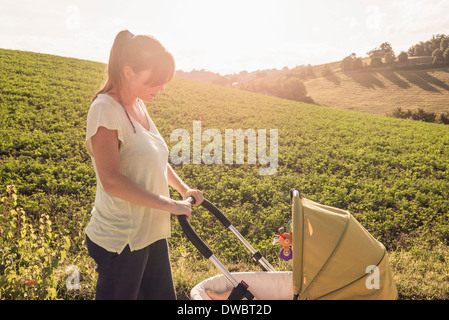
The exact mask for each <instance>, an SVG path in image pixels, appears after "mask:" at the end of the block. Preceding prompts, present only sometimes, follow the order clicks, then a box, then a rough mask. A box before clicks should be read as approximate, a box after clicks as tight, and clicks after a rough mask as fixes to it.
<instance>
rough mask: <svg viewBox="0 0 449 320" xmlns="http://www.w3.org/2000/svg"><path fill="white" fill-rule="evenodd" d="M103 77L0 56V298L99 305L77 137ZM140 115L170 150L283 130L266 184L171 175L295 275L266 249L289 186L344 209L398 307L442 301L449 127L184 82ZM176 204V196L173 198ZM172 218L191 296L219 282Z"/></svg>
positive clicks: (208, 224) (173, 243)
mask: <svg viewBox="0 0 449 320" xmlns="http://www.w3.org/2000/svg"><path fill="white" fill-rule="evenodd" d="M104 71H105V65H103V64H100V63H94V62H90V61H83V60H76V59H69V58H62V57H57V56H51V55H43V54H37V53H29V52H21V51H12V50H0V130H1V131H0V192H1V197H0V200H1V201H0V241H1V242H0V248H1V251H0V261H2V262H3V263H2V264H1V265H0V299H43V298H51V299H53V298H63V299H91V298H93V293H94V286H95V281H96V274H95V271H94V268H95V265H94V263H93V261H92V259H90V258H89V257H88V255H87V251H86V248H85V244H84V237H85V236H84V228H85V226H86V224H87V223H88V221H89V218H90V215H89V212H90V210H91V208H92V204H93V201H94V196H95V176H94V172H93V168H92V165H91V163H90V159H89V157H88V155H87V152H86V151H85V148H84V144H83V141H84V133H85V120H86V115H87V111H88V108H89V105H90V98H91V96H92V95H93V93H94V92H95V91H96V90H97V89H98V87H99V86H100V84H101V83H102V81H103V77H104ZM326 81H327V80H326ZM341 83H343V81H342V82H341ZM367 90H369V89H367ZM372 90H374V89H372ZM314 98H315V97H314ZM147 107H148V110H149V113H150V115H151V116H152V118H153V120H154V122H155V124H156V126H157V127H158V129H159V131H160V132H161V134H162V135H163V137H164V138H165V140H166V142H167V144H168V146H169V149H171V148H172V147H173V146H174V145H175V144H176V143H177V141H170V135H171V133H172V132H173V131H174V130H175V129H180V128H181V129H186V130H187V131H188V132H189V133H190V136H191V137H192V136H193V128H192V127H193V121H201V127H202V132H204V131H205V130H207V129H216V130H218V131H219V132H220V133H221V134H222V136H223V139H224V133H225V130H226V129H237V128H241V129H243V130H245V129H255V130H256V129H266V130H267V131H268V130H269V129H278V132H279V153H278V170H277V172H276V173H275V174H274V175H265V176H264V175H260V171H259V169H260V167H261V166H262V167H263V165H262V164H260V162H258V163H256V164H248V163H247V161H246V162H245V164H232V165H230V164H211V165H206V164H204V163H203V164H201V165H195V164H183V165H177V166H174V167H175V170H176V172H177V173H178V174H179V175H180V176H181V177H182V178H183V179H184V180H185V181H186V182H187V183H188V184H189V185H190V186H192V187H195V188H199V189H201V190H203V192H204V194H205V196H206V198H208V199H209V200H210V201H212V202H213V203H215V204H216V205H217V206H218V207H219V208H221V209H222V210H223V212H224V213H225V214H226V215H227V216H228V218H229V219H230V220H231V221H232V222H233V224H234V226H236V228H237V229H238V230H239V231H240V232H241V233H242V234H243V235H244V236H245V237H246V238H247V239H248V241H249V242H251V243H252V244H253V245H254V246H255V247H256V248H257V249H259V250H260V251H261V252H262V254H263V255H264V256H265V257H266V258H267V259H268V260H269V261H270V262H272V264H273V265H274V266H275V267H276V268H277V269H278V270H289V269H290V270H291V264H290V263H286V262H283V261H280V260H279V258H278V257H277V256H278V252H279V250H280V248H279V247H277V246H273V245H272V240H273V236H274V235H275V233H276V232H277V230H278V228H279V227H280V226H282V225H285V224H286V223H287V222H288V221H289V220H290V207H289V198H288V191H289V190H290V189H291V188H294V187H296V188H300V189H301V191H302V194H303V195H304V196H305V197H307V198H309V199H311V200H315V201H318V202H320V203H323V204H326V205H330V206H336V207H339V208H342V209H347V210H349V211H351V213H353V215H354V216H355V218H356V219H358V220H359V221H360V222H361V223H362V224H363V225H364V226H365V228H367V229H368V230H369V231H370V232H371V233H372V234H373V235H374V236H375V237H376V238H377V239H378V240H379V241H381V242H382V243H384V244H385V246H386V247H387V249H388V251H389V252H390V257H391V262H392V266H393V273H394V278H395V281H396V283H397V286H398V290H399V294H400V298H401V299H448V298H449V279H448V277H447V275H448V274H449V262H448V261H449V248H448V245H449V227H448V226H449V203H448V201H447V199H448V198H449V126H445V125H439V124H431V123H422V122H416V121H411V120H401V119H395V118H388V117H383V116H378V115H373V114H367V113H361V112H352V111H344V110H338V109H335V108H328V107H323V106H316V105H310V104H305V103H299V102H293V101H289V100H284V99H278V98H275V97H269V96H264V95H259V94H254V93H250V92H244V91H240V90H235V89H230V88H223V87H219V86H214V85H209V84H204V83H199V82H195V81H191V80H187V79H180V78H175V79H174V80H173V81H172V82H171V83H170V84H168V85H167V87H166V91H165V92H164V93H162V94H161V95H159V96H158V97H157V98H156V99H155V100H154V101H153V102H152V103H149V104H147ZM207 143H208V142H207V141H203V142H202V148H204V147H205V146H206V145H207ZM223 160H224V159H223ZM11 185H14V186H15V187H12V186H11ZM172 196H173V197H174V198H178V197H179V195H178V194H176V193H175V192H173V190H172ZM172 222H173V224H172V226H173V227H172V229H173V232H172V238H171V239H170V250H171V257H172V266H173V274H174V280H175V286H176V289H177V293H178V298H181V299H185V298H188V294H189V291H190V289H191V288H192V287H193V286H194V285H195V284H197V283H198V282H200V281H201V280H204V279H206V278H208V277H210V276H212V275H215V274H218V273H219V272H218V271H217V270H216V269H215V268H214V267H213V266H212V265H211V264H210V263H209V262H208V261H206V260H205V259H203V258H202V257H200V255H199V253H198V252H197V251H196V249H195V248H194V247H193V246H192V245H191V244H190V243H189V242H188V241H187V240H186V239H185V237H184V236H183V235H182V232H181V230H180V228H179V225H178V223H177V221H176V220H174V219H173V221H172ZM191 223H192V225H193V226H194V227H195V229H196V230H197V232H198V233H199V234H200V236H201V237H202V238H203V239H204V240H205V241H206V242H207V243H208V244H209V245H210V247H211V248H212V250H213V251H214V253H216V255H217V256H218V257H219V259H220V260H221V261H223V262H224V264H225V265H226V266H228V268H229V270H230V271H249V270H252V271H254V270H259V268H258V266H257V265H256V264H254V263H253V262H252V260H251V257H250V255H249V254H248V253H247V252H246V249H245V248H242V246H241V245H240V244H239V243H238V241H237V240H236V239H235V237H234V236H233V235H232V234H230V233H229V232H228V231H227V230H225V229H224V228H223V227H222V226H221V225H220V224H219V223H218V222H217V221H214V219H212V218H211V216H210V215H209V214H208V213H207V212H205V211H204V210H202V209H198V210H195V213H194V217H193V218H192V220H191ZM71 266H76V267H77V268H78V271H79V277H80V284H81V287H80V288H79V289H76V290H68V289H67V286H66V282H65V281H66V279H67V278H68V276H69V275H71V274H70V273H66V272H67V271H66V270H67V268H68V267H71ZM71 270H72V269H71ZM72 274H73V273H72Z"/></svg>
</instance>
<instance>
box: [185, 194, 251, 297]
mask: <svg viewBox="0 0 449 320" xmlns="http://www.w3.org/2000/svg"><path fill="white" fill-rule="evenodd" d="M187 201H188V202H190V203H191V204H195V202H196V200H195V198H194V197H192V196H191V197H189V198H188V199H187ZM201 205H202V206H203V207H205V208H206V209H207V210H209V211H210V212H211V213H212V214H213V215H214V216H215V217H217V219H219V220H220V221H221V223H223V225H225V226H226V227H228V228H231V231H232V229H234V230H235V228H234V227H233V226H232V224H231V222H230V221H229V220H228V218H226V217H225V215H224V214H223V213H222V212H221V211H220V210H218V209H217V207H215V206H214V205H213V204H212V203H210V202H209V200H207V199H204V200H203V202H202V203H201ZM177 217H178V221H179V224H180V225H181V229H182V231H183V232H184V234H185V235H186V237H187V238H188V239H189V240H190V242H192V243H193V245H194V246H195V247H196V248H197V249H198V251H199V252H200V253H201V254H202V255H203V256H204V257H205V258H206V259H209V260H210V261H211V262H212V263H213V264H214V265H215V266H216V267H217V268H218V269H220V270H221V272H222V273H223V274H224V276H225V277H226V278H227V279H228V280H229V281H230V282H231V283H232V285H233V286H234V289H233V290H232V292H231V294H230V296H229V298H228V299H229V300H240V299H242V298H246V299H248V300H253V299H255V298H254V295H253V294H252V293H251V292H250V291H249V290H248V285H247V284H246V283H244V282H243V281H242V282H240V283H239V282H237V280H236V279H234V277H233V276H232V275H231V274H230V273H229V271H228V270H226V268H225V267H224V266H223V265H222V264H221V262H220V261H218V259H217V258H216V257H215V256H214V254H213V253H212V250H211V249H210V248H209V247H208V246H207V244H205V243H204V242H203V240H201V238H200V237H199V236H198V234H197V233H196V232H195V230H193V228H192V226H191V225H190V222H189V220H188V219H187V216H185V215H179V216H177ZM233 232H236V233H237V235H238V236H239V238H243V237H242V236H241V235H240V234H239V233H238V232H237V231H236V230H235V231H233ZM240 240H242V239H240ZM245 242H246V241H245ZM245 245H247V244H245ZM248 245H249V244H248ZM251 249H252V250H254V248H252V247H251Z"/></svg>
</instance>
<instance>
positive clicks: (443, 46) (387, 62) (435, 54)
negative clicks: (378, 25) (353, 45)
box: [341, 34, 449, 72]
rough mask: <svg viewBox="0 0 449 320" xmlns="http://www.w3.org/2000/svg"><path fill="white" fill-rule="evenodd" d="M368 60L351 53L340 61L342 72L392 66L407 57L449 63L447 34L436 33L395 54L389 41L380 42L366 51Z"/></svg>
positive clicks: (407, 58) (406, 59)
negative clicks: (428, 58)
mask: <svg viewBox="0 0 449 320" xmlns="http://www.w3.org/2000/svg"><path fill="white" fill-rule="evenodd" d="M366 54H367V55H368V58H369V60H368V62H366V60H364V59H362V58H361V57H357V56H356V54H355V53H351V54H350V55H349V56H347V57H345V58H344V59H343V60H342V62H341V70H342V71H343V72H346V71H352V70H360V69H363V68H366V67H371V68H379V67H385V66H394V65H398V64H401V63H404V62H408V61H409V57H425V56H428V57H431V58H432V64H434V65H439V64H446V65H449V35H444V34H437V35H433V36H432V39H430V40H428V41H420V42H419V43H417V44H415V45H413V46H411V47H410V48H409V49H408V51H407V52H405V51H401V52H400V53H399V54H398V55H397V56H396V55H395V53H394V50H393V48H392V46H391V44H390V43H389V42H384V43H382V44H381V45H380V46H379V47H377V48H374V49H372V50H370V51H368V52H367V53H366Z"/></svg>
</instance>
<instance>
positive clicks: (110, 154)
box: [86, 30, 203, 299]
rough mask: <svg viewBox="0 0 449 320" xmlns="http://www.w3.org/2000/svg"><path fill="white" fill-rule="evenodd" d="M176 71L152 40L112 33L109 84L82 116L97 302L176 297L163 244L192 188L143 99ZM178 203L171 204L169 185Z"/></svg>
mask: <svg viewBox="0 0 449 320" xmlns="http://www.w3.org/2000/svg"><path fill="white" fill-rule="evenodd" d="M174 72H175V63H174V60H173V57H172V55H171V54H170V53H169V52H168V51H167V50H166V49H165V48H164V47H163V46H162V45H161V44H160V43H159V41H157V40H156V39H155V38H153V37H151V36H144V35H136V36H135V35H133V34H132V33H131V32H129V31H128V30H124V31H121V32H119V33H118V35H117V36H116V38H115V41H114V44H113V46H112V49H111V53H110V57H109V63H108V79H107V82H106V84H105V85H104V87H103V88H102V89H101V90H100V91H99V92H98V93H96V94H95V96H94V97H93V99H92V105H91V107H90V109H89V113H88V116H87V130H86V148H87V150H88V152H89V154H90V156H91V158H92V162H93V166H94V169H95V174H96V177H97V192H96V196H95V205H94V208H93V210H92V217H91V220H90V222H89V224H88V226H87V228H86V242H87V247H88V251H89V255H90V256H91V257H92V258H93V259H94V260H95V261H96V263H97V265H98V267H97V271H98V280H97V287H96V295H95V298H96V299H176V294H175V290H174V286H173V279H172V275H171V266H170V261H169V254H168V246H167V238H168V237H170V233H171V229H170V213H173V214H174V215H187V217H188V218H190V215H191V205H190V203H189V202H188V201H186V199H187V198H188V197H190V196H193V197H194V198H195V200H196V205H199V204H200V203H201V202H202V201H203V195H202V193H201V191H199V190H193V189H191V188H190V187H189V186H187V185H186V184H185V183H184V182H183V181H182V180H181V179H180V178H179V177H178V176H177V175H176V173H175V172H174V171H173V168H172V167H171V166H170V165H169V163H168V148H167V145H166V144H165V142H164V140H163V139H162V137H161V135H160V134H159V132H158V130H157V128H156V126H155V125H154V123H153V121H152V119H151V118H150V116H149V115H148V112H147V110H146V107H145V105H144V104H143V102H142V100H145V101H151V100H152V99H153V98H154V97H155V96H156V95H157V94H158V93H159V92H161V91H163V90H164V85H165V84H166V83H167V82H169V81H170V80H171V79H172V77H173V75H174ZM169 185H170V186H172V187H173V188H174V189H176V190H177V191H178V192H179V193H180V194H181V195H182V197H183V199H184V200H183V201H175V200H172V199H170V195H169V189H168V186H169Z"/></svg>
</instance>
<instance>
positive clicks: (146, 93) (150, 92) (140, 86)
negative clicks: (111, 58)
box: [125, 69, 165, 101]
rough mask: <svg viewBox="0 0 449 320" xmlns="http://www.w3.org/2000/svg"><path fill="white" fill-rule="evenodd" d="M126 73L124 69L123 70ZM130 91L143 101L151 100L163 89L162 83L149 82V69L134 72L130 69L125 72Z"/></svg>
mask: <svg viewBox="0 0 449 320" xmlns="http://www.w3.org/2000/svg"><path fill="white" fill-rule="evenodd" d="M125 74H126V71H125ZM127 78H128V84H129V90H130V91H131V92H130V93H131V94H132V95H133V96H136V97H138V98H140V99H142V100H144V101H152V100H153V98H154V97H155V96H156V95H157V94H158V93H159V92H162V91H164V90H165V86H164V85H160V86H153V85H152V84H151V70H150V69H147V70H143V71H140V72H138V73H135V72H134V71H132V70H131V72H129V73H128V74H127Z"/></svg>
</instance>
